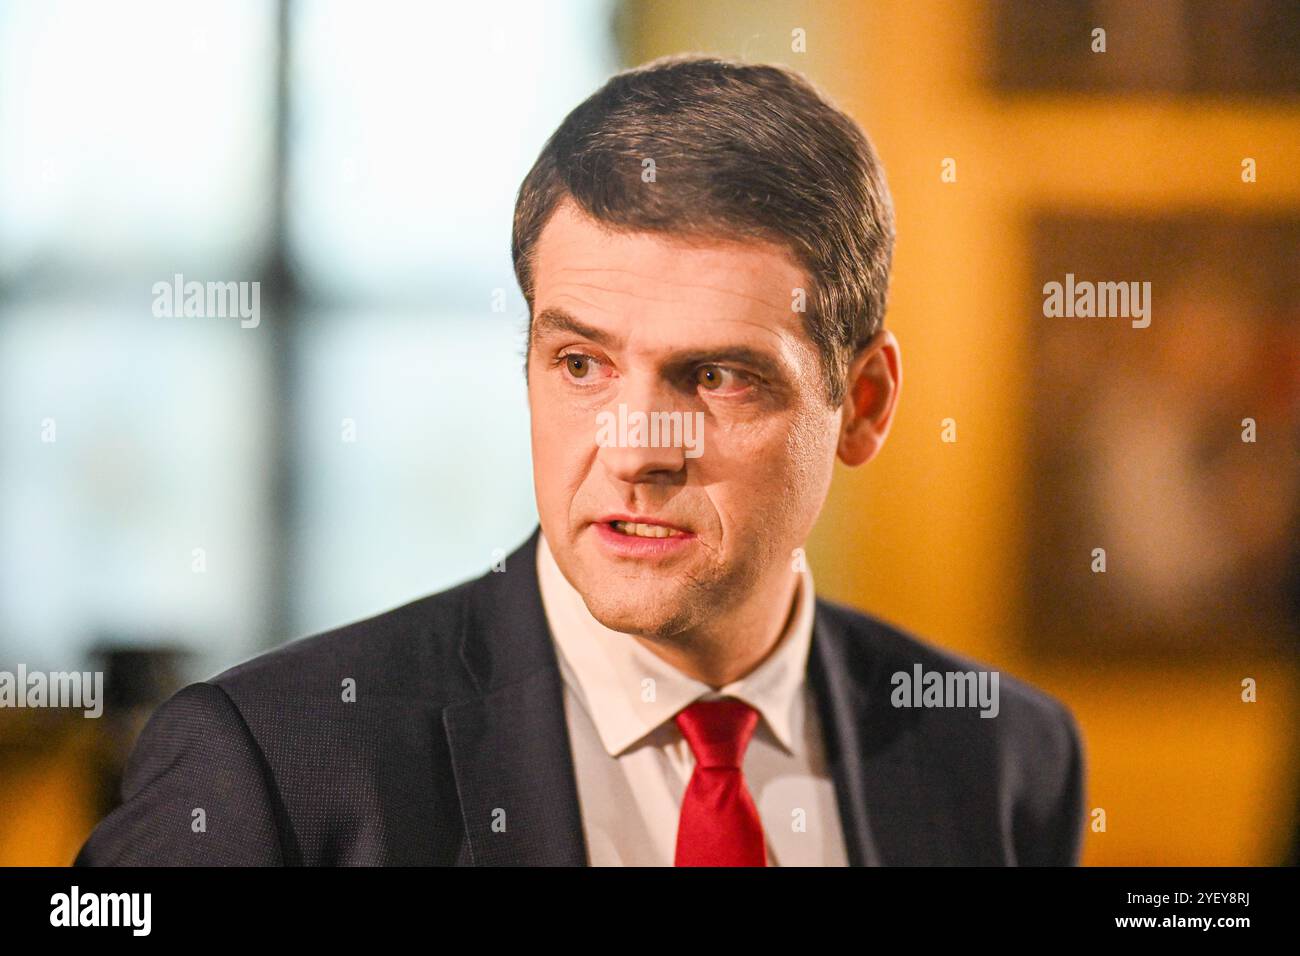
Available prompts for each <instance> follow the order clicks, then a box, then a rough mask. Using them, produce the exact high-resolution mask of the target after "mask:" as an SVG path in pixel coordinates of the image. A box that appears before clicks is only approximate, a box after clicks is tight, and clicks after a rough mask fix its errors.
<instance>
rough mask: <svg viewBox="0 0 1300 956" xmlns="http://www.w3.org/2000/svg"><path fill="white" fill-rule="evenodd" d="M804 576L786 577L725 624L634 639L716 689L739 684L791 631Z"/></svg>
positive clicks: (716, 622)
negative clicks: (668, 637)
mask: <svg viewBox="0 0 1300 956" xmlns="http://www.w3.org/2000/svg"><path fill="white" fill-rule="evenodd" d="M799 581H800V577H799V575H797V574H788V573H785V574H782V575H781V576H780V578H779V579H778V580H777V581H776V582H775V583H774V585H773V586H771V587H768V588H765V589H762V590H760V591H756V592H755V593H754V595H753V596H752V597H751V598H750V600H748V601H747V602H746V603H745V604H744V605H742V606H741V607H740V608H738V609H736V611H735V612H734V613H732V614H728V615H726V617H725V618H724V619H723V620H721V621H710V622H709V623H708V624H707V625H702V626H701V627H698V628H692V629H691V630H688V631H683V632H681V633H679V634H676V635H674V636H673V638H672V639H671V641H668V640H657V639H655V638H650V637H643V636H640V635H633V637H635V638H636V640H637V641H638V642H639V643H640V644H641V646H642V647H644V648H645V649H646V650H648V651H650V652H651V653H652V654H654V655H655V656H657V657H659V658H660V659H661V660H664V661H666V662H667V663H669V664H671V665H672V666H673V667H675V668H677V669H678V670H679V671H681V672H682V673H683V674H686V675H687V676H688V677H691V678H694V679H695V680H698V681H700V682H701V683H705V684H708V685H709V686H710V687H712V688H713V689H714V690H718V689H719V688H721V687H724V686H726V685H727V684H730V683H731V682H732V681H737V680H740V679H741V678H742V677H744V676H746V675H747V674H749V673H751V672H752V671H753V670H754V669H755V668H757V667H758V666H759V665H760V664H762V663H763V662H764V661H765V660H767V659H768V658H769V657H770V656H771V655H772V653H773V652H774V651H775V650H776V648H777V646H778V645H779V644H780V642H781V638H782V637H783V636H784V635H785V633H786V631H787V630H789V628H790V622H791V621H792V620H793V618H794V614H795V609H796V608H797V606H798V601H797V597H798V588H799Z"/></svg>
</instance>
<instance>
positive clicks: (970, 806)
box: [78, 57, 1083, 866]
mask: <svg viewBox="0 0 1300 956" xmlns="http://www.w3.org/2000/svg"><path fill="white" fill-rule="evenodd" d="M892 243H893V221H892V211H891V206H890V200H889V196H888V192H887V190H886V186H885V182H884V177H883V173H882V171H881V169H880V165H879V162H878V160H877V158H876V156H875V154H874V152H873V151H872V148H871V146H870V144H869V143H868V141H867V139H866V137H865V136H864V135H863V133H862V131H861V130H860V129H859V128H858V126H857V125H856V124H855V123H854V122H853V120H851V119H850V118H849V117H848V116H847V115H845V114H844V113H842V112H840V111H839V110H837V109H836V108H834V107H833V106H831V105H830V104H828V103H827V102H826V101H825V100H824V99H823V98H822V97H821V96H820V95H819V94H818V93H817V92H816V91H815V90H814V89H813V88H812V87H810V86H809V85H808V84H807V83H806V81H804V80H802V79H801V78H800V77H798V76H797V75H795V74H793V73H791V72H789V71H787V70H784V69H781V68H777V67H772V66H753V65H741V64H736V63H730V62H724V61H719V60H714V59H706V58H700V57H682V58H670V59H667V60H661V61H656V62H654V63H651V64H648V65H646V66H644V67H642V68H639V69H636V70H632V71H628V72H625V73H622V74H620V75H618V76H615V77H614V78H613V79H611V80H610V81H609V83H607V84H606V85H605V87H603V88H602V89H601V90H599V91H597V92H596V93H595V94H594V95H593V96H592V97H590V98H589V99H588V100H587V101H586V102H584V103H583V104H581V105H580V106H579V107H578V108H577V109H575V110H574V111H573V112H572V113H571V114H570V115H569V116H568V118H567V119H566V120H565V121H564V123H563V124H562V125H561V127H560V128H559V129H558V130H557V131H556V133H555V134H554V135H553V136H552V137H551V139H550V140H549V141H548V142H547V144H546V146H545V147H544V149H543V151H542V153H541V155H540V157H539V158H538V160H537V162H536V164H535V165H534V167H533V169H532V170H531V172H530V173H529V174H528V176H527V178H526V179H525V181H524V183H523V186H522V188H521V190H520V193H519V197H518V201H517V205H516V210H515V222H514V237H513V255H514V261H515V268H516V274H517V276H518V279H519V283H520V286H521V288H522V290H523V293H524V296H525V298H526V300H527V301H528V306H529V317H530V328H529V344H528V356H527V364H526V376H527V381H528V399H529V406H530V413H531V420H532V441H533V467H534V483H535V487H536V495H537V506H538V513H539V517H540V527H539V528H538V529H537V531H535V532H534V534H533V535H532V537H531V538H530V539H529V540H528V541H527V542H525V544H524V545H523V546H522V547H520V548H519V549H518V550H516V551H515V552H514V553H513V554H511V555H509V556H508V557H507V558H506V560H505V563H504V568H503V569H500V568H499V569H497V570H494V571H491V572H488V573H486V574H485V575H483V577H481V578H479V579H478V580H474V581H470V582H468V583H466V584H462V585H461V586H459V587H456V588H453V589H451V590H449V591H446V592H444V593H442V594H436V595H433V596H431V597H427V598H424V599H422V600H419V601H416V602H414V603H412V604H409V605H407V606H405V607H402V608H399V609H397V610H394V611H390V612H388V613H386V614H382V615H380V616H378V617H375V618H372V619H370V620H367V621H363V622H360V623H357V624H352V625H350V626H348V627H344V628H342V629H340V630H336V631H333V632H331V633H328V634H323V635H318V636H316V637H312V638H308V639H305V640H300V641H296V642H292V643H290V644H288V645H286V646H284V647H282V648H279V649H277V650H275V651H272V652H270V653H267V654H264V655H262V656H260V657H257V658H254V659H253V660H251V661H248V662H245V663H244V664H242V665H240V666H237V667H235V668H233V669H232V670H229V671H227V672H226V673H224V674H221V675H219V676H217V677H215V678H213V679H211V680H209V681H206V682H202V683H197V684H193V685H191V686H189V687H187V688H185V689H184V690H182V691H181V692H180V693H178V694H177V695H176V696H175V697H173V698H172V699H171V700H169V701H168V702H167V703H166V704H164V705H163V706H162V707H161V708H159V710H158V712H157V713H156V715H155V716H154V718H153V719H152V721H151V722H150V724H149V726H148V727H147V729H146V730H145V731H144V732H143V734H142V736H141V739H140V741H139V743H138V745H137V747H136V750H135V752H134V754H133V756H132V758H131V762H130V765H129V767H128V770H127V776H126V780H125V783H124V787H123V791H124V796H125V803H124V804H123V805H122V806H121V807H120V808H119V809H118V810H116V811H115V812H114V813H113V814H112V815H111V816H109V817H108V818H107V819H106V820H105V821H104V822H103V823H101V824H100V826H99V828H98V829H97V830H96V831H95V832H94V833H93V834H92V836H91V838H90V839H89V841H88V842H87V844H86V846H85V847H84V849H83V850H82V852H81V854H80V856H79V857H78V862H79V863H86V864H112V863H144V864H152V863H159V864H178V863H179V864H185V863H214V864H309V865H310V864H422V863H423V864H473V865H482V864H574V865H581V864H588V863H590V864H594V865H611V864H612V865H620V864H622V865H680V866H700V865H745V866H748V865H756V866H762V865H843V864H854V865H862V864H1072V863H1074V862H1076V860H1077V855H1078V849H1079V844H1080V839H1081V835H1082V825H1083V819H1082V812H1083V811H1082V782H1083V764H1082V751H1081V745H1080V741H1079V735H1078V731H1077V729H1076V727H1075V723H1074V721H1073V718H1072V717H1071V715H1070V714H1069V712H1068V711H1067V710H1065V709H1064V708H1063V707H1062V706H1061V705H1060V704H1058V703H1057V702H1055V701H1054V700H1052V699H1051V698H1049V697H1047V696H1046V695H1044V694H1042V693H1040V692H1038V691H1036V690H1034V689H1033V688H1031V687H1029V686H1027V685H1025V684H1023V683H1019V682H1017V681H1015V680H1014V679H1011V678H1007V677H1003V678H1002V679H1001V680H1000V681H999V680H998V677H999V675H998V674H996V673H995V672H990V671H988V670H987V669H984V668H981V667H979V666H978V665H976V664H975V663H973V662H971V661H967V660H964V659H962V658H959V657H957V656H955V655H952V654H949V653H947V652H945V651H942V650H940V649H938V648H936V647H934V646H931V645H930V644H928V643H925V642H923V641H921V640H919V639H917V638H915V637H913V636H911V635H909V634H906V633H904V632H903V631H901V630H898V629H896V628H894V627H892V626H890V625H887V624H885V623H884V622H882V621H879V620H876V619H874V618H871V617H868V616H866V615H864V614H861V613H859V612H857V611H853V610H850V609H848V608H844V607H840V606H836V605H834V604H831V603H829V602H826V601H823V600H820V599H817V598H816V596H815V594H814V592H813V584H812V579H811V575H810V573H809V572H808V571H807V569H806V567H805V565H804V562H803V550H802V548H803V545H804V543H805V541H806V540H807V538H808V535H809V533H810V531H811V529H812V527H813V524H814V522H815V521H816V519H817V516H818V514H819V512H820V511H821V508H822V505H823V503H824V501H825V499H826V495H827V491H828V488H829V486H830V481H831V475H832V469H833V465H834V461H835V459H836V458H837V457H838V458H839V459H840V460H841V461H843V462H845V463H846V464H848V465H860V464H863V463H864V462H867V461H869V460H870V459H871V458H872V457H873V456H874V455H875V454H876V453H877V452H878V451H879V450H880V447H881V445H882V444H883V442H884V440H885V438H886V435H887V434H888V431H889V426H890V421H891V418H892V416H893V411H894V408H895V404H896V400H897V396H898V388H899V382H900V365H899V348H898V343H897V342H896V341H895V339H894V336H893V335H892V334H891V333H890V332H889V331H887V330H885V329H883V327H882V322H883V317H884V309H885V293H886V285H887V281H888V272H889V262H890V255H891V248H892ZM846 557H851V556H846ZM990 688H991V691H992V693H991V694H989V693H988V692H989V690H990ZM977 698H978V700H977Z"/></svg>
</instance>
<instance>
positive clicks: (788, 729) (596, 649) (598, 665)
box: [537, 534, 814, 757]
mask: <svg viewBox="0 0 1300 956" xmlns="http://www.w3.org/2000/svg"><path fill="white" fill-rule="evenodd" d="M537 577H538V585H539V587H540V588H541V593H542V605H543V607H544V608H545V610H546V618H547V622H548V623H549V625H550V628H551V634H552V637H553V638H554V641H555V645H556V650H557V656H558V658H559V663H560V670H561V673H562V674H563V676H564V680H565V683H566V684H567V685H568V686H569V687H570V689H571V690H572V691H573V692H574V693H575V694H576V695H577V697H578V699H579V701H581V703H582V705H583V707H584V709H585V710H586V711H587V713H588V714H589V715H590V716H591V719H592V723H593V724H594V725H595V727H596V732H597V733H598V734H599V736H600V740H601V743H602V744H603V745H604V748H605V751H606V752H607V753H608V754H609V755H610V756H611V757H617V756H619V755H620V754H621V753H623V752H624V751H625V750H627V749H628V748H629V747H631V746H632V745H633V744H635V743H637V742H638V741H639V740H641V739H642V738H643V737H645V736H646V735H647V734H649V733H651V732H652V731H654V730H655V729H657V728H658V727H659V726H660V725H662V724H663V723H664V722H666V721H668V720H670V719H671V718H672V717H673V716H674V715H675V714H676V713H677V712H678V711H679V710H681V709H682V708H683V707H686V706H688V705H689V704H692V703H694V702H695V701H696V700H699V699H701V698H707V699H713V698H715V697H735V698H737V699H739V700H743V701H744V702H745V703H747V704H749V705H750V706H751V707H753V708H754V709H756V710H757V711H758V712H759V714H760V715H761V716H762V718H763V723H765V724H766V726H767V728H768V730H769V731H770V732H771V734H772V735H773V736H774V737H775V738H776V740H777V742H778V743H779V744H780V745H781V746H782V747H783V748H784V749H785V750H786V751H787V752H789V753H791V754H794V753H795V752H796V747H797V742H798V741H801V740H802V739H803V720H804V697H803V694H802V693H801V692H800V691H801V690H802V688H803V683H804V679H805V674H806V672H807V664H808V651H809V647H810V645H811V642H812V630H813V611H814V591H813V581H812V574H811V573H810V572H809V571H807V570H803V571H800V572H799V586H798V588H797V590H796V596H795V609H794V613H793V614H792V615H791V616H790V623H789V625H788V626H787V628H786V630H785V632H784V633H783V634H782V635H781V639H780V641H779V642H778V644H777V647H776V650H775V651H773V653H772V654H770V655H769V656H768V657H767V658H766V659H765V660H764V661H763V662H762V663H761V664H760V665H759V666H758V667H756V668H755V669H754V670H753V671H751V672H750V673H749V674H747V675H745V676H744V677H742V678H740V679H739V680H736V681H732V682H731V683H730V684H727V685H726V686H725V687H722V688H719V689H718V690H717V691H716V692H715V691H714V690H713V688H712V687H710V686H709V685H708V684H705V683H703V682H701V681H698V680H695V679H694V678H692V677H689V676H687V675H686V674H683V673H682V672H681V671H679V670H678V669H677V668H675V667H673V666H672V665H671V664H669V663H668V662H667V661H665V660H663V659H662V658H660V657H659V656H658V655H656V654H654V653H652V652H651V651H649V650H647V649H646V648H644V647H643V646H641V644H640V643H639V642H638V641H637V640H636V639H635V638H633V637H632V636H630V635H628V634H623V633H620V632H618V631H614V630H611V629H609V628H607V627H605V626H604V625H603V624H601V623H600V622H599V621H597V620H596V619H595V617H593V616H592V614H591V612H590V611H589V610H588V609H587V605H586V602H585V601H584V600H583V598H582V595H581V594H579V593H578V591H577V590H576V589H575V588H574V587H573V585H572V584H570V583H569V581H568V579H567V578H566V577H565V576H564V573H563V572H562V571H561V570H560V568H559V565H557V564H556V563H555V558H554V556H553V555H552V554H551V550H550V546H549V545H548V544H547V541H546V536H545V535H542V534H539V535H538V541H537Z"/></svg>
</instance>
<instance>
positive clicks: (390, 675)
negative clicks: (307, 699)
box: [205, 579, 481, 709]
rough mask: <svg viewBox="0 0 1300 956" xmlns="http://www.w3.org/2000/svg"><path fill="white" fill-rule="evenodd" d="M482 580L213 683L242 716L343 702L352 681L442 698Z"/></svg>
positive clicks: (295, 643)
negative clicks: (285, 705)
mask: <svg viewBox="0 0 1300 956" xmlns="http://www.w3.org/2000/svg"><path fill="white" fill-rule="evenodd" d="M479 580H481V579H476V580H473V581H467V582H465V583H463V584H459V585H457V586H455V587H453V588H448V589H447V590H445V591H440V592H438V593H436V594H431V595H427V596H425V597H422V598H420V599H418V600H415V601H411V602H409V603H407V604H403V605H401V606H400V607H396V608H392V609H390V610H387V611H384V612H383V613H380V614H376V615H373V616H371V617H368V618H364V619H362V620H358V621H354V622H351V623H349V624H345V625H343V626H341V627H336V628H333V629H331V630H328V631H323V632H321V633H317V634H312V635H310V636H307V637H300V638H297V639H294V640H291V641H288V642H287V643H285V644H282V645H280V646H279V647H276V648H274V649H272V650H268V651H264V652H262V653H260V654H257V655H255V656H253V657H251V658H249V659H247V660H245V661H242V662H240V663H239V664H236V665H234V666H232V667H230V668H227V669H226V670H224V671H222V672H221V673H219V674H217V675H215V676H213V677H210V678H208V679H207V681H205V683H207V684H211V685H214V686H216V687H219V688H220V689H221V690H223V691H224V692H225V693H226V694H227V695H228V696H229V697H230V698H231V699H232V700H233V701H235V703H236V704H237V705H239V706H240V707H241V709H242V708H243V707H244V706H245V705H249V704H255V703H256V702H257V701H259V700H261V699H265V698H268V697H270V698H276V697H279V698H280V699H281V700H283V699H284V696H285V695H292V696H301V695H307V696H314V695H315V694H317V693H322V692H324V691H325V690H326V689H328V690H329V692H330V693H331V694H332V695H334V696H337V692H338V690H339V688H341V687H342V686H343V682H344V681H349V680H350V681H352V682H353V686H354V687H356V688H358V689H361V688H365V689H366V690H368V691H370V692H371V693H374V692H375V691H377V690H378V691H382V693H383V694H384V695H385V696H389V697H391V696H413V695H422V694H430V693H433V694H435V695H436V694H437V693H438V691H439V688H438V687H437V686H432V685H436V684H437V683H438V679H439V678H450V677H451V676H452V675H454V673H455V672H456V671H457V670H458V667H457V666H456V660H457V657H458V654H459V647H460V639H461V635H462V631H463V624H464V614H465V606H466V603H467V601H468V600H469V599H470V597H471V595H472V593H473V590H474V588H475V587H476V586H477V585H478V583H479Z"/></svg>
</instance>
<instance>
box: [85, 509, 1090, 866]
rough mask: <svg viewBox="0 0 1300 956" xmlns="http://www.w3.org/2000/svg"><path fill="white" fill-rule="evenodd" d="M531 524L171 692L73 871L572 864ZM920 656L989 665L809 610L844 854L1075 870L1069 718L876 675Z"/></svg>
mask: <svg viewBox="0 0 1300 956" xmlns="http://www.w3.org/2000/svg"><path fill="white" fill-rule="evenodd" d="M537 534H538V532H537V531H534V533H533V535H532V537H531V538H530V539H529V540H528V541H527V542H526V543H525V544H524V545H523V546H522V547H520V548H519V549H518V550H517V551H515V552H514V553H513V554H511V555H510V556H508V558H507V560H506V570H505V571H504V572H489V573H487V574H485V575H483V577H481V578H479V579H477V580H474V581H469V582H467V583H465V584H461V585H460V586H458V587H455V588H452V589H450V590H448V591H444V592H442V593H440V594H435V595H432V596H430V597H426V598H423V599H421V600H418V601H415V602H413V603H411V604H408V605H406V606H404V607H401V608H397V609H396V610H392V611H389V612H387V613H385V614H381V615H379V616H377V617H374V618H371V619H369V620H366V621H361V622H359V623H355V624H351V625H348V626H347V627H343V628H340V629H338V630H335V631H331V632H329V633H325V634H320V635H317V636H314V637H310V638H305V639H302V640H297V641H293V642H290V643H288V644H286V645H284V646H282V647H280V648H278V649H276V650H273V651H270V652H268V653H265V654H262V655H261V656H259V657H255V658H253V659H252V660H249V661H246V662H245V663H243V664H240V665H238V666H236V667H234V668H232V669H230V670H228V671H226V672H225V673H223V674H220V675H218V676H217V677H213V678H212V679H210V680H207V681H203V682H201V683H195V684H191V685H189V686H188V687H186V688H184V689H183V690H181V691H180V692H178V693H177V694H176V695H175V696H173V697H172V698H170V699H169V700H168V701H166V702H165V703H164V704H163V705H162V706H161V707H159V708H158V710H157V711H156V712H155V713H154V715H153V717H152V718H151V719H150V721H149V723H148V725H147V726H146V728H145V729H144V731H143V732H142V734H141V736H140V739H139V741H138V742H137V744H136V747H135V750H134V752H133V753H132V755H131V758H130V761H129V763H128V765H127V769H126V774H125V778H124V781H123V786H122V793H123V798H124V801H125V802H124V803H123V804H122V805H121V806H120V807H119V808H118V809H117V810H115V811H114V812H113V813H112V814H111V815H109V816H108V817H107V818H105V819H104V820H103V821H102V822H101V823H100V824H99V826H98V827H97V828H96V830H95V831H94V832H93V833H92V834H91V835H90V838H89V839H88V840H87V842H86V844H85V846H84V847H83V848H82V850H81V852H80V854H79V855H78V857H77V861H76V862H77V864H78V865H103V864H131V865H151V864H167V865H182V864H210V865H211V864H217V865H224V864H234V865H259V864H271V865H281V864H287V865H295V864H298V865H301V864H307V865H322V864H323V865H334V864H406V865H410V864H461V865H485V864H570V865H584V864H585V863H586V862H587V856H586V845H585V842H584V839H583V830H582V820H581V816H580V809H579V803H578V793H577V785H576V782H575V779H574V770H573V763H572V758H571V755H570V750H569V737H568V730H567V725H566V722H565V715H564V706H563V697H562V689H563V687H562V679H561V677H560V672H559V669H558V666H557V663H556V657H555V651H554V646H553V644H552V642H551V637H550V631H549V629H548V627H547V623H546V618H545V614H544V612H543V609H542V603H541V597H540V593H539V590H538V584H537V572H536V566H535V551H534V549H535V548H536V545H537ZM916 663H920V664H921V665H922V666H923V667H924V668H925V669H926V670H938V671H947V670H981V669H984V668H982V667H981V665H978V664H976V663H974V662H972V661H969V660H966V659H964V658H960V657H957V656H955V655H953V654H950V653H947V652H946V651H943V650H941V649H939V648H937V647H934V646H931V645H929V644H928V643H925V642H922V641H920V640H918V639H917V638H915V637H913V636H911V635H909V634H907V633H904V632H903V631H900V630H898V629H896V628H894V627H891V626H889V625H888V624H885V623H883V622H882V621H879V620H876V619H874V618H871V617H868V616H867V615H864V614H861V613H859V612H857V611H854V610H852V609H849V608H846V607H841V606H838V605H835V604H832V603H829V602H827V601H823V600H820V599H819V600H818V601H817V610H816V618H815V625H814V632H813V640H812V646H811V651H810V653H809V664H808V677H809V680H810V681H811V683H812V687H813V689H814V693H815V696H816V700H817V706H818V712H819V714H820V717H821V723H822V727H823V729H824V734H825V746H826V750H827V757H828V761H829V766H830V768H831V771H832V774H833V777H834V785H835V794H836V798H837V800H838V805H839V810H840V816H841V819H842V823H843V827H844V837H845V842H846V846H847V850H848V858H849V862H850V863H851V864H853V865H880V864H995V865H996V864H1022V865H1024V864H1031V865H1032V864H1039V865H1041V864H1073V863H1075V862H1076V861H1077V855H1078V851H1079V846H1080V841H1081V838H1082V833H1083V823H1084V820H1083V802H1082V801H1083V789H1082V788H1083V773H1084V770H1083V755H1082V748H1081V745H1080V740H1079V733H1078V730H1077V728H1076V726H1075V722H1074V720H1073V718H1072V716H1071V714H1070V712H1069V711H1068V710H1066V709H1065V708H1064V707H1063V706H1062V705H1061V704H1059V703H1057V702H1056V701H1055V700H1054V699H1052V698H1051V697H1048V696H1047V695H1045V694H1043V693H1042V692H1040V691H1038V690H1036V689H1034V688H1033V687H1030V686H1028V685H1027V684H1024V683H1021V682H1018V681H1015V680H1014V679H1012V678H1009V677H1007V676H1005V675H1001V677H1000V691H1001V695H1000V697H1001V699H1000V712H999V714H998V716H997V717H994V718H983V717H980V716H979V713H978V708H967V709H953V708H947V709H942V708H937V709H936V708H931V709H923V708H912V709H904V708H895V707H894V706H892V705H891V703H890V696H891V692H892V691H893V686H892V685H891V682H890V678H891V675H892V674H894V673H895V672H896V671H907V672H909V673H911V672H912V668H913V665H914V664H916ZM348 680H351V681H354V682H355V685H354V686H355V688H356V693H355V702H348V701H345V700H344V686H345V682H346V681H348ZM198 810H202V814H201V815H200V814H198V813H197V812H196V811H198ZM500 811H504V818H503V819H504V822H505V829H504V830H503V831H502V830H501V828H500V823H498V824H497V825H496V827H495V828H494V826H493V821H494V819H497V818H501V813H500ZM200 820H201V822H202V824H203V826H202V827H199V826H198V824H197V823H196V821H200ZM498 831H500V832H498Z"/></svg>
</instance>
